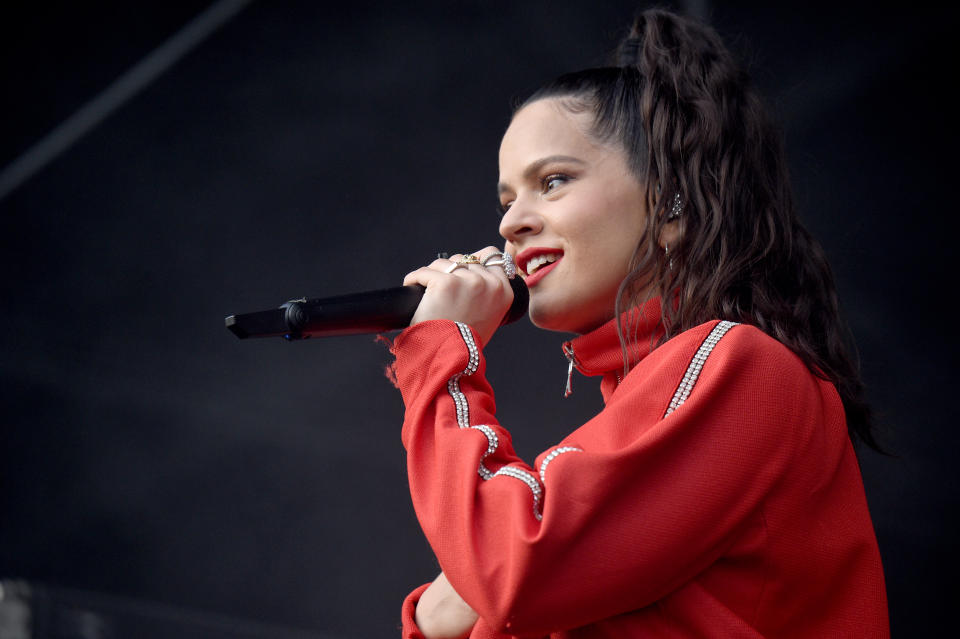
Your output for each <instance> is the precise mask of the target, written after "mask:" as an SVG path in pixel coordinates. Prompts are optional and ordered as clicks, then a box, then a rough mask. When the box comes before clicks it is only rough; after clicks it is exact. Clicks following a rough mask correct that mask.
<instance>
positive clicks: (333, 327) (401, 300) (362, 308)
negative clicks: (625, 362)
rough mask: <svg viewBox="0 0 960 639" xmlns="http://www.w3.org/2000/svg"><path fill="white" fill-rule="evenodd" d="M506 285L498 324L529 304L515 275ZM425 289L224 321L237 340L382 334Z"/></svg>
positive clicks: (405, 321)
mask: <svg viewBox="0 0 960 639" xmlns="http://www.w3.org/2000/svg"><path fill="white" fill-rule="evenodd" d="M510 287H511V288H513V304H511V305H510V309H509V310H508V311H507V313H506V315H504V317H503V321H502V322H501V323H500V325H501V326H503V325H504V324H509V323H510V322H515V321H516V320H518V319H520V318H521V317H523V316H524V315H526V314H527V304H528V302H529V301H530V293H529V291H527V285H526V284H524V282H523V280H522V279H520V278H519V277H515V278H513V279H512V280H510ZM426 290H427V289H426V288H424V287H423V286H421V285H419V284H416V285H413V286H396V287H394V288H384V289H380V290H376V291H366V292H363V293H351V294H348V295H338V296H336V297H323V298H317V299H310V300H308V299H306V298H301V299H297V300H290V301H289V302H287V303H285V304H281V305H280V307H279V308H275V309H270V310H266V311H256V312H253V313H239V314H236V315H230V316H229V317H227V318H226V319H225V320H224V322H225V323H226V325H227V328H228V329H230V331H231V332H232V333H233V334H234V335H236V336H237V337H239V338H240V339H246V338H248V337H284V338H285V339H287V340H298V339H307V338H308V337H333V336H336V335H358V334H360V333H382V332H385V331H392V330H396V329H401V328H406V327H407V326H409V325H410V320H411V319H412V318H413V314H414V312H416V310H417V306H419V305H420V300H421V299H422V298H423V294H424V292H425V291H426Z"/></svg>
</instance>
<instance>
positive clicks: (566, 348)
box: [563, 342, 577, 397]
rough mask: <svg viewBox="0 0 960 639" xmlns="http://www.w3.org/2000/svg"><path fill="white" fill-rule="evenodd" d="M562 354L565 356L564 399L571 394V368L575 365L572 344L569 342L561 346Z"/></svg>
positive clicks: (575, 359)
mask: <svg viewBox="0 0 960 639" xmlns="http://www.w3.org/2000/svg"><path fill="white" fill-rule="evenodd" d="M563 354H564V355H566V356H567V363H568V365H567V387H566V388H565V389H564V390H563V396H564V397H570V395H572V394H573V367H574V365H575V364H576V361H577V358H576V355H574V354H573V344H572V343H570V342H565V343H564V344H563Z"/></svg>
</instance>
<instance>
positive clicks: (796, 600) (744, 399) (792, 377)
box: [392, 303, 889, 639]
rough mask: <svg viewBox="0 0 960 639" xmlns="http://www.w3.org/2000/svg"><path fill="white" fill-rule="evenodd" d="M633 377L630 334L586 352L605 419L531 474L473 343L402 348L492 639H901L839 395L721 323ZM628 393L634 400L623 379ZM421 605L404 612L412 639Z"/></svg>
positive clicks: (420, 448) (444, 325)
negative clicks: (892, 633) (896, 637)
mask: <svg viewBox="0 0 960 639" xmlns="http://www.w3.org/2000/svg"><path fill="white" fill-rule="evenodd" d="M658 318H659V308H658V307H657V304H656V303H650V304H648V305H647V309H646V315H645V316H644V317H642V318H641V327H640V332H639V335H638V338H639V339H638V343H639V344H640V345H641V346H642V347H643V350H644V352H642V353H639V355H640V356H641V357H642V359H641V361H640V362H639V364H637V365H636V366H634V367H633V369H632V370H631V371H630V372H629V374H628V375H627V376H626V377H623V375H622V372H623V363H622V358H621V349H620V342H619V340H618V339H617V334H616V327H615V323H614V321H611V322H610V323H608V324H606V325H605V326H603V327H601V328H599V329H597V330H596V331H594V332H592V333H589V334H587V335H584V336H581V337H579V338H577V339H575V340H573V342H571V343H568V344H569V345H570V346H572V350H573V354H574V357H575V361H576V365H577V368H578V369H579V370H580V371H581V372H582V373H585V374H587V375H600V374H602V375H604V379H603V382H602V384H601V389H602V391H603V396H604V400H605V402H606V406H605V408H604V409H603V411H601V412H600V413H599V414H598V415H597V416H596V417H594V418H593V419H591V420H590V421H589V422H587V423H586V424H584V425H583V426H582V427H580V428H578V429H577V430H576V431H574V432H573V433H571V434H570V435H569V436H568V437H566V438H565V439H564V440H563V441H561V442H559V443H558V444H557V445H556V446H554V447H552V448H550V449H548V450H546V451H544V452H543V453H541V454H540V455H539V456H538V457H537V460H536V464H535V465H534V466H533V467H531V466H529V465H527V464H526V463H524V462H523V461H522V460H520V459H519V458H518V457H517V456H516V454H515V453H514V451H513V448H512V446H511V443H510V434H509V433H508V432H507V430H505V429H504V427H503V426H501V425H500V424H499V423H498V422H497V419H496V414H495V407H494V397H493V391H492V390H491V388H490V386H489V384H488V383H487V381H486V379H485V377H484V368H485V362H484V359H483V355H482V353H481V351H480V349H479V347H478V344H477V338H476V337H475V335H474V334H473V332H472V330H471V329H470V328H469V327H468V326H466V325H463V324H456V323H454V322H449V321H443V320H436V321H429V322H423V323H421V324H417V325H416V326H413V327H411V328H409V329H407V330H405V331H404V332H403V333H401V334H400V335H399V336H398V337H397V339H396V340H395V342H394V344H393V349H392V350H393V353H394V354H395V355H396V362H395V364H394V370H395V373H396V376H397V383H398V386H399V388H400V390H401V392H402V394H403V399H404V403H405V405H406V417H405V420H404V425H403V431H402V439H403V444H404V446H405V447H406V449H407V460H408V476H409V482H410V492H411V495H412V498H413V505H414V508H415V510H416V513H417V517H418V519H419V521H420V524H421V526H422V528H423V531H424V533H425V534H426V537H427V539H428V541H429V543H430V546H431V548H432V549H433V551H434V553H435V554H436V556H437V559H438V560H439V563H440V566H441V568H442V569H443V571H444V573H445V574H446V575H447V578H448V579H449V581H450V583H451V584H452V585H453V587H454V588H455V589H456V590H457V592H458V593H460V595H461V596H462V597H463V598H464V599H465V600H466V601H467V603H468V604H469V605H470V606H471V607H472V608H473V609H474V610H476V611H477V612H478V613H479V615H480V620H479V621H478V622H477V624H476V626H475V628H474V630H473V633H472V634H471V635H470V636H471V637H474V638H494V637H504V636H521V637H544V636H547V635H549V636H550V637H553V638H573V637H620V638H623V637H723V638H725V639H727V638H730V637H887V636H889V629H888V621H887V605H886V593H885V588H884V582H883V570H882V566H881V563H880V555H879V551H878V549H877V543H876V538H875V535H874V531H873V525H872V523H871V520H870V515H869V512H868V511H867V504H866V499H865V497H864V491H863V484H862V481H861V478H860V472H859V467H858V464H857V460H856V457H855V455H854V451H853V447H852V445H851V442H850V439H849V437H848V435H847V427H846V423H845V419H844V413H843V408H842V405H841V402H840V398H839V396H838V395H837V392H836V390H835V388H834V386H833V385H832V384H830V383H829V382H826V381H824V380H822V379H819V378H817V377H816V376H814V375H812V374H811V372H810V371H809V370H808V369H807V368H806V367H805V366H804V364H803V363H802V362H801V360H800V359H799V358H798V357H797V356H796V355H794V354H793V353H792V352H791V351H790V350H788V349H787V348H786V347H784V346H783V345H782V344H780V343H779V342H777V341H776V340H774V339H772V338H771V337H769V336H767V335H766V334H764V333H763V332H761V331H760V330H758V329H756V328H754V327H752V326H746V325H734V324H732V323H730V322H717V321H712V322H708V323H706V324H703V325H701V326H698V327H696V328H693V329H691V330H689V331H686V332H684V333H683V334H681V335H678V336H677V337H675V338H673V339H671V340H669V341H667V342H666V343H665V344H663V345H662V346H660V347H658V348H656V349H655V350H653V351H652V352H650V351H649V346H650V344H652V342H653V340H654V339H655V337H656V334H657V331H658V330H659V328H658V327H659V323H658ZM620 377H623V381H622V383H620V382H619V378H620ZM424 588H425V587H421V588H418V589H417V590H416V591H414V592H413V593H411V595H410V596H409V597H408V598H407V600H406V601H405V602H404V607H403V624H404V626H403V627H404V630H403V632H404V635H403V636H404V637H420V636H421V635H420V633H419V631H418V630H417V628H416V626H415V624H414V622H413V611H414V608H415V605H416V601H417V600H418V598H419V596H420V593H422V592H423V590H424Z"/></svg>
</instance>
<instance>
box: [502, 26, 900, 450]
mask: <svg viewBox="0 0 960 639" xmlns="http://www.w3.org/2000/svg"><path fill="white" fill-rule="evenodd" d="M545 98H558V99H559V100H560V102H561V105H562V106H563V107H564V108H565V109H567V110H568V111H570V112H573V113H583V112H591V113H592V115H593V125H592V128H591V129H590V131H589V134H590V135H591V136H592V137H594V138H595V139H597V140H598V141H601V142H604V143H613V144H619V145H620V146H621V147H622V148H623V149H624V150H625V151H626V154H627V158H628V162H629V165H630V168H631V170H632V171H633V173H634V174H635V176H636V177H637V178H638V179H639V180H640V182H641V183H642V184H644V186H645V189H646V191H647V200H648V201H649V202H650V203H651V214H650V215H649V216H648V218H647V227H646V231H645V235H644V240H643V241H641V242H640V244H639V246H638V247H637V249H636V251H635V253H634V255H633V258H632V260H631V264H630V267H631V268H630V272H629V274H628V275H627V276H626V278H625V279H624V280H623V282H622V284H621V285H620V289H619V291H618V293H617V299H616V306H615V312H616V316H618V317H630V316H631V315H632V314H623V311H624V310H625V309H629V308H633V307H639V306H641V305H642V304H644V303H645V302H646V301H648V300H649V299H650V298H651V297H653V296H655V295H658V294H660V293H661V292H664V291H670V292H671V294H670V296H669V299H664V303H662V304H661V305H660V307H661V313H662V320H663V326H664V330H665V333H664V335H663V337H662V338H661V341H660V342H659V343H663V342H664V341H666V340H667V339H669V338H670V337H672V336H675V335H677V334H679V333H680V332H682V331H684V330H687V329H689V328H692V327H694V326H697V325H699V324H702V323H704V322H707V321H709V320H712V319H726V320H732V321H736V322H741V323H746V324H750V325H753V326H756V327H757V328H759V329H760V330H762V331H763V332H765V333H767V334H768V335H770V336H771V337H773V338H775V339H776V340H778V341H779V342H781V343H782V344H784V345H785V346H787V347H788V348H789V349H790V350H792V351H793V352H794V353H796V354H797V355H798V356H799V357H800V358H801V359H802V360H803V362H804V363H805V364H806V366H807V367H808V368H809V369H810V370H811V372H812V373H813V374H815V375H817V376H818V377H820V378H822V379H826V380H829V381H830V382H832V383H833V384H834V385H835V386H836V388H837V391H838V392H839V395H840V398H841V400H842V402H843V407H844V410H845V413H846V418H847V427H848V430H849V433H850V437H851V439H852V440H853V441H857V439H859V440H861V441H863V442H864V443H865V444H867V445H868V446H870V447H871V448H873V449H875V450H881V447H880V446H879V444H878V443H877V441H876V439H875V437H874V435H873V432H872V426H871V416H870V409H869V407H868V405H867V403H866V401H865V400H864V397H863V394H864V393H863V391H864V389H863V383H862V381H861V379H860V374H859V366H858V363H857V358H856V354H855V349H854V347H853V344H852V337H851V335H850V332H849V329H848V327H847V325H846V323H845V322H844V321H843V319H842V317H841V315H840V309H839V302H838V299H837V293H836V287H835V285H834V281H833V275H832V273H831V271H830V267H829V265H828V263H827V259H826V255H825V254H824V252H823V249H822V248H821V247H820V245H819V244H818V242H817V241H816V240H815V239H814V238H813V237H812V236H811V235H810V233H809V232H808V231H807V230H806V229H805V228H804V227H803V226H802V224H801V223H800V221H799V219H798V218H797V215H796V211H795V204H794V199H793V193H792V189H791V186H790V177H789V172H788V169H787V161H786V155H785V153H784V149H783V142H782V138H781V133H780V129H779V127H777V126H776V125H775V124H774V122H773V120H772V118H771V117H770V115H769V114H768V111H767V109H766V107H765V105H764V104H763V102H762V100H761V98H760V95H759V93H758V91H757V90H756V89H755V87H754V86H753V84H752V81H751V80H750V78H749V76H748V74H747V72H746V70H745V69H744V68H743V67H741V66H740V65H739V64H738V63H737V61H736V60H735V59H734V57H733V55H732V54H731V53H730V51H729V50H728V49H727V48H726V47H725V46H724V44H723V42H722V41H721V39H720V37H719V36H718V35H717V33H716V32H715V31H714V30H713V29H712V28H710V27H709V26H707V25H704V24H702V23H700V22H697V21H694V20H692V19H690V18H685V17H681V16H678V15H675V14H672V13H669V12H666V11H663V10H657V9H653V10H648V11H645V12H643V13H641V14H640V15H639V16H638V17H637V19H636V21H635V22H634V24H633V27H632V29H631V30H630V33H629V35H628V36H627V37H626V38H625V39H624V40H623V41H622V42H621V43H620V46H619V48H618V51H617V66H611V67H603V68H596V69H587V70H584V71H579V72H575V73H570V74H566V75H563V76H560V77H559V78H557V79H555V80H553V81H551V82H549V83H547V84H546V85H544V86H542V87H541V88H540V89H538V90H537V91H536V92H535V93H534V94H533V95H531V96H530V97H529V98H528V99H527V100H526V101H525V102H524V103H523V104H522V105H521V106H520V107H519V108H522V106H525V105H526V104H529V103H531V102H534V101H537V100H541V99H545ZM519 108H518V110H519ZM677 197H679V199H680V204H681V205H682V214H681V215H680V217H679V218H678V219H677V220H676V221H675V222H674V221H672V220H671V219H670V218H671V217H673V216H670V215H668V211H669V210H670V209H671V208H672V207H673V203H674V200H675V198H677ZM667 224H679V225H680V234H679V240H678V241H677V242H676V244H675V245H671V246H669V247H668V248H669V256H667V255H666V252H665V251H662V250H660V247H659V243H658V242H657V241H656V238H659V237H661V233H662V232H663V230H664V228H665V227H666V225H667ZM635 329H636V327H634V330H633V331H631V328H630V326H629V320H627V323H626V324H624V323H623V322H618V332H619V335H620V342H621V346H622V347H623V352H624V359H625V365H626V366H629V364H630V362H629V361H628V360H629V357H628V352H629V351H630V350H631V349H628V343H629V340H630V339H633V340H635V339H636V336H635V332H636V330H635ZM630 333H634V336H633V337H628V334H630ZM659 343H658V344H657V345H659Z"/></svg>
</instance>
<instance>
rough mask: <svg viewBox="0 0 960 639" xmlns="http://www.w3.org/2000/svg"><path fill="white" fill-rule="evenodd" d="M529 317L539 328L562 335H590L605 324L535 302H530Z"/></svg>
mask: <svg viewBox="0 0 960 639" xmlns="http://www.w3.org/2000/svg"><path fill="white" fill-rule="evenodd" d="M529 315H530V322H531V323H533V325H534V326H536V327H537V328H542V329H543V330H545V331H558V332H561V333H577V334H583V333H589V332H590V331H591V330H593V329H594V328H596V327H597V326H599V325H600V324H602V323H603V322H599V323H592V322H590V321H589V320H588V319H587V318H583V317H577V316H575V315H572V314H571V313H570V312H568V311H565V310H564V309H559V308H550V307H549V306H548V305H546V304H537V303H535V302H534V301H533V300H531V301H530V310H529Z"/></svg>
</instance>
